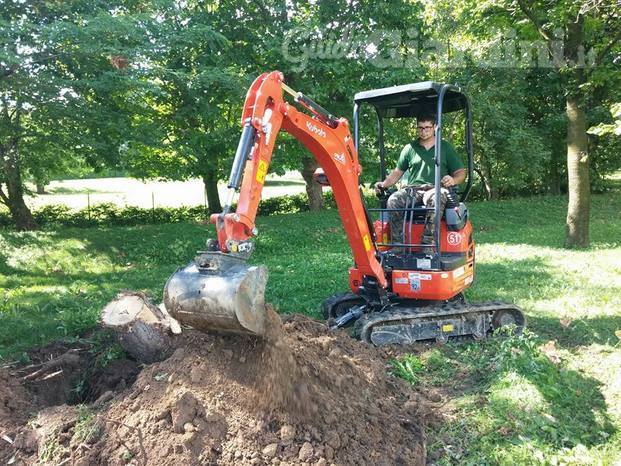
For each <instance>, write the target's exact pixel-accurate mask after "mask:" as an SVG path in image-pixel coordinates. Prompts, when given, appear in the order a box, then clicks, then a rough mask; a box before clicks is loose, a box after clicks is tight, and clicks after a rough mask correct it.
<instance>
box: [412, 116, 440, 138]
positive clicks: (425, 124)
mask: <svg viewBox="0 0 621 466" xmlns="http://www.w3.org/2000/svg"><path fill="white" fill-rule="evenodd" d="M416 130H417V131H418V137H419V138H420V139H421V140H423V141H426V140H428V139H431V138H433V137H434V135H435V134H436V117H435V116H433V115H431V114H427V115H421V116H419V117H418V118H417V119H416Z"/></svg>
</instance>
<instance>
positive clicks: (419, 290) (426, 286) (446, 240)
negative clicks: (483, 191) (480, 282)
mask: <svg viewBox="0 0 621 466" xmlns="http://www.w3.org/2000/svg"><path fill="white" fill-rule="evenodd" d="M373 226H374V230H375V236H376V238H377V241H378V243H389V242H390V225H389V224H388V222H382V221H380V220H377V221H375V223H374V225H373ZM423 228H424V225H423V224H413V225H412V226H411V238H413V239H416V238H421V236H422V234H423ZM416 241H417V240H416ZM390 249H391V248H390V247H388V246H378V250H381V251H388V250H390ZM440 250H441V251H442V254H446V255H451V256H453V257H460V256H463V259H464V260H463V263H460V261H458V262H457V264H458V265H457V266H456V267H454V268H452V267H451V270H431V269H430V265H431V264H430V262H429V260H427V259H418V260H417V261H416V265H417V267H416V268H415V269H408V270H391V271H387V273H388V275H389V283H390V289H391V291H392V292H393V293H395V294H397V295H398V296H400V297H402V298H406V299H421V300H449V299H451V298H453V297H454V296H456V295H458V294H459V293H461V292H462V291H464V290H465V289H466V288H468V287H469V286H470V285H471V284H472V282H473V280H474V241H473V239H472V225H471V223H470V221H467V222H466V224H465V225H464V227H463V228H462V229H461V230H458V231H451V230H448V229H447V228H446V222H445V221H444V220H443V221H442V223H441V225H440ZM412 251H413V252H419V250H418V248H412ZM361 283H362V274H361V273H360V271H359V270H358V269H357V268H356V267H352V268H350V269H349V286H350V288H351V290H352V291H353V292H356V290H358V288H359V287H360V285H361Z"/></svg>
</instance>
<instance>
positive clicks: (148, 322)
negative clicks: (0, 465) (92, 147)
mask: <svg viewBox="0 0 621 466" xmlns="http://www.w3.org/2000/svg"><path fill="white" fill-rule="evenodd" d="M101 322H102V325H103V326H104V327H105V328H109V329H112V330H113V331H114V332H115V333H116V335H117V338H118V340H119V344H120V345H121V346H122V347H123V349H124V350H125V351H127V353H128V354H130V355H131V356H132V357H133V358H135V359H136V360H137V361H140V362H142V363H145V364H150V363H153V362H157V361H162V360H163V359H166V358H167V357H168V356H169V355H170V353H171V352H172V349H173V348H172V343H173V341H172V340H173V335H174V334H179V333H181V327H180V326H179V323H178V322H177V321H176V320H175V319H173V318H172V317H171V316H170V315H169V314H168V312H167V311H166V308H165V307H164V306H160V307H157V306H155V305H153V304H152V303H151V302H150V301H149V299H148V298H147V297H146V296H145V295H143V294H142V293H133V292H124V293H121V294H119V295H118V296H117V297H116V299H114V300H113V301H110V302H109V303H108V304H107V305H106V307H105V308H104V309H103V310H102V311H101Z"/></svg>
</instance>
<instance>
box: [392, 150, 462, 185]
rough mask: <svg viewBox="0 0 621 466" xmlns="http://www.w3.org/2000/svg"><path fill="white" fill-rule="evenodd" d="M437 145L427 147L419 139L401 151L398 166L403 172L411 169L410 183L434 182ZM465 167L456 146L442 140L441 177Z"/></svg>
mask: <svg viewBox="0 0 621 466" xmlns="http://www.w3.org/2000/svg"><path fill="white" fill-rule="evenodd" d="M434 158H435V146H431V147H430V148H429V149H425V148H424V147H423V146H421V145H420V143H419V142H418V140H415V141H413V142H412V143H410V144H408V145H406V146H405V147H404V148H403V150H402V151H401V155H400V156H399V160H398V161H397V168H398V169H399V170H401V171H402V172H406V171H408V170H409V176H408V185H409V186H413V185H421V184H434V181H435V180H434V176H435V169H434ZM462 168H464V164H463V163H462V161H461V159H460V158H459V156H458V155H457V152H455V148H454V147H453V146H452V145H451V144H450V143H449V142H447V141H445V140H442V170H441V177H444V176H446V175H452V174H453V173H455V172H456V171H457V170H459V169H462Z"/></svg>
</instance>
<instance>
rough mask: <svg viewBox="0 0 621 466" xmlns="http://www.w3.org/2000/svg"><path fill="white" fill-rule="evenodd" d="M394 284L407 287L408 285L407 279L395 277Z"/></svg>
mask: <svg viewBox="0 0 621 466" xmlns="http://www.w3.org/2000/svg"><path fill="white" fill-rule="evenodd" d="M395 284H396V285H407V284H408V279H407V278H405V277H397V278H395Z"/></svg>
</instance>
